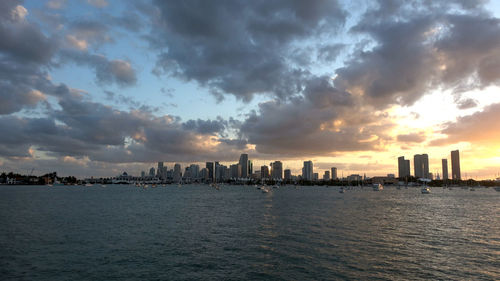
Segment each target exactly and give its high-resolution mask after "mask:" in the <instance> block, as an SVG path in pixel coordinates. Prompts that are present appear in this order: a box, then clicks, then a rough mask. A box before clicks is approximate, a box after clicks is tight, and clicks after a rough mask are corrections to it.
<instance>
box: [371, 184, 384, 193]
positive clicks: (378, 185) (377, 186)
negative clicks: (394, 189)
mask: <svg viewBox="0 0 500 281" xmlns="http://www.w3.org/2000/svg"><path fill="white" fill-rule="evenodd" d="M383 189H384V186H383V185H382V184H381V183H374V184H373V191H380V190H383Z"/></svg>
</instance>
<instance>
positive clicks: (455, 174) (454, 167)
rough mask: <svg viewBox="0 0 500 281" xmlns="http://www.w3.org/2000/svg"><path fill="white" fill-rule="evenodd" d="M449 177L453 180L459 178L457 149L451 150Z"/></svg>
mask: <svg viewBox="0 0 500 281" xmlns="http://www.w3.org/2000/svg"><path fill="white" fill-rule="evenodd" d="M451 178H452V179H454V180H461V179H462V177H461V175H460V154H459V152H458V149H457V150H453V151H452V152H451Z"/></svg>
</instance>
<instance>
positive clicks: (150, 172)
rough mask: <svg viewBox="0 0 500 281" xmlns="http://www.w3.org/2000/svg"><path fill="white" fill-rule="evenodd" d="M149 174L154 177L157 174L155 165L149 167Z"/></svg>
mask: <svg viewBox="0 0 500 281" xmlns="http://www.w3.org/2000/svg"><path fill="white" fill-rule="evenodd" d="M149 176H150V177H154V176H155V168H154V167H151V169H149Z"/></svg>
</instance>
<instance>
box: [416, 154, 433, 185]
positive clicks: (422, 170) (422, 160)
mask: <svg viewBox="0 0 500 281" xmlns="http://www.w3.org/2000/svg"><path fill="white" fill-rule="evenodd" d="M413 166H414V170H415V177H416V178H426V179H428V178H429V156H428V155H427V154H416V155H414V156H413Z"/></svg>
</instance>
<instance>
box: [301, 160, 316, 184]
mask: <svg viewBox="0 0 500 281" xmlns="http://www.w3.org/2000/svg"><path fill="white" fill-rule="evenodd" d="M313 174H314V172H313V162H312V161H304V167H303V168H302V179H304V180H307V181H311V180H313Z"/></svg>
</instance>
